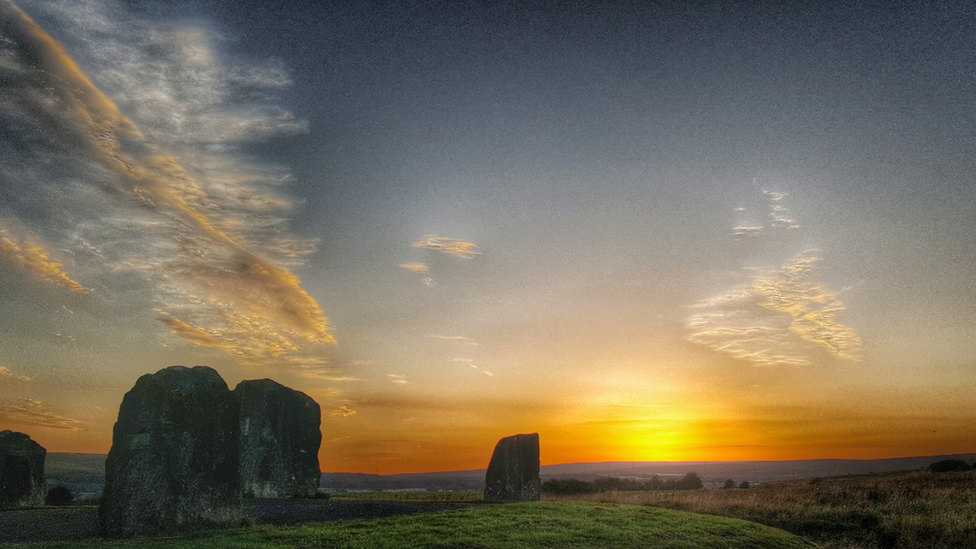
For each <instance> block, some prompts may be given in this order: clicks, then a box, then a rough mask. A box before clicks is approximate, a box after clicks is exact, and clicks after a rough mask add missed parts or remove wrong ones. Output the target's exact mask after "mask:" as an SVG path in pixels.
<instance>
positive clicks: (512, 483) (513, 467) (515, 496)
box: [485, 433, 542, 502]
mask: <svg viewBox="0 0 976 549" xmlns="http://www.w3.org/2000/svg"><path fill="white" fill-rule="evenodd" d="M541 484H542V482H541V480H540V479H539V433H532V434H528V435H514V436H510V437H505V438H503V439H501V440H499V441H498V444H496V445H495V451H494V452H493V453H492V454H491V462H489V463H488V472H487V473H486V475H485V501H496V502H498V501H539V487H540V486H541Z"/></svg>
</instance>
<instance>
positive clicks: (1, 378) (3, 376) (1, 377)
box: [0, 366, 33, 383]
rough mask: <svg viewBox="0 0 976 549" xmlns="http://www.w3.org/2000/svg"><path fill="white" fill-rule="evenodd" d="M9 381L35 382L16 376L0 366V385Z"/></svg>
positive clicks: (25, 377)
mask: <svg viewBox="0 0 976 549" xmlns="http://www.w3.org/2000/svg"><path fill="white" fill-rule="evenodd" d="M9 381H33V380H32V379H31V378H29V377H27V376H23V375H20V374H15V373H14V372H11V371H10V369H9V368H7V367H5V366H0V383H6V382H9Z"/></svg>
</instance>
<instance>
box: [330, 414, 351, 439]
mask: <svg viewBox="0 0 976 549" xmlns="http://www.w3.org/2000/svg"><path fill="white" fill-rule="evenodd" d="M329 415H330V416H332V417H349V416H354V415H356V411H355V410H352V409H350V408H349V407H348V406H340V407H338V408H336V409H335V410H333V411H332V413H331V414H329ZM335 440H339V439H334V440H333V441H335Z"/></svg>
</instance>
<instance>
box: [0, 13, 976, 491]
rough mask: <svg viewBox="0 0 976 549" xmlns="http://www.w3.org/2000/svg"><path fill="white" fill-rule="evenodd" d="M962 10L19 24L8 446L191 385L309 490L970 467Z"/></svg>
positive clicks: (106, 437) (972, 263)
mask: <svg viewBox="0 0 976 549" xmlns="http://www.w3.org/2000/svg"><path fill="white" fill-rule="evenodd" d="M974 100H976V12H974V11H973V10H971V9H968V8H967V6H966V5H964V4H963V3H956V2H945V3H939V2H931V3H924V4H923V3H915V2H858V1H854V2H844V3H827V4H813V3H800V2H797V3H787V2H769V3H762V2H721V3H706V2H701V3H687V2H667V1H663V2H623V1H619V2H610V1H608V2H564V3H556V2H549V3H542V2H540V3H521V2H505V1H501V2H493V3H487V4H484V5H482V4H479V3H471V2H446V1H445V2H440V1H429V2H411V1H406V2H375V3H366V2H361V3H360V2H289V3H278V2H253V1H252V2H238V1H234V2H231V1H228V0H214V1H207V2H199V1H196V0H179V1H176V2H171V3H158V2H149V1H143V0H78V1H72V2H49V1H44V0H18V1H17V2H16V3H12V2H11V1H10V0H0V428H2V429H13V430H17V431H22V432H26V433H28V434H30V435H31V437H32V438H33V439H34V440H37V441H38V442H40V443H41V444H42V445H43V446H45V447H46V448H47V450H48V451H49V452H81V453H107V452H108V450H109V448H110V446H111V433H112V426H113V424H114V422H115V420H116V418H117V415H118V407H119V404H120V403H121V400H122V397H123V395H124V394H125V393H126V392H127V391H128V390H129V389H130V388H131V387H132V386H133V384H134V383H135V381H136V380H137V379H138V378H139V377H140V376H142V375H145V374H148V373H153V372H156V371H157V370H159V369H161V368H165V367H167V366H171V365H176V364H182V365H186V366H193V365H208V366H211V367H213V368H215V369H216V370H217V371H218V372H219V373H220V374H221V376H222V377H223V378H224V379H225V381H227V383H228V385H229V386H230V387H231V388H233V387H234V386H235V385H236V384H237V383H238V382H239V381H240V380H242V379H254V378H264V377H268V378H271V379H274V380H276V381H278V382H280V383H282V384H284V385H287V386H289V387H293V388H295V389H298V390H301V391H303V392H305V393H306V394H308V395H309V396H311V397H312V398H314V399H315V400H316V401H317V402H318V403H319V404H320V406H321V408H322V434H323V441H322V449H321V451H320V454H319V458H320V464H321V467H322V469H323V470H324V471H335V472H338V471H345V472H364V473H380V474H390V473H405V472H425V471H448V470H461V469H477V468H483V467H485V466H487V462H488V460H489V458H490V455H491V451H492V449H493V447H494V445H495V443H496V442H497V440H498V439H499V438H501V437H503V436H508V435H512V434H516V433H528V432H538V433H539V434H540V440H541V459H542V463H543V464H544V465H547V464H557V463H572V462H599V461H705V460H707V461H737V460H790V459H818V458H846V459H874V458H888V457H901V456H916V455H943V454H957V453H969V452H974V451H976V437H974V435H976V433H974V429H976V427H974V426H976V400H974V399H973V398H972V394H973V392H974V390H976V337H974V333H976V328H974V327H976V276H974V274H973V273H974V272H976V223H973V220H974V219H976V133H974V132H973V130H972V129H973V127H976V110H974V104H976V103H974Z"/></svg>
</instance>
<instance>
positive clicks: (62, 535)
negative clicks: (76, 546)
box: [0, 499, 479, 543]
mask: <svg viewBox="0 0 976 549" xmlns="http://www.w3.org/2000/svg"><path fill="white" fill-rule="evenodd" d="M473 505H479V504H477V503H456V502H428V501H359V500H349V499H330V500H280V499H278V500H276V499H249V500H246V501H245V502H244V514H245V515H246V516H247V517H248V518H250V519H252V520H253V521H254V523H256V524H273V525H292V524H300V523H303V522H329V521H335V520H366V519H375V518H383V517H390V516H394V515H415V514H418V513H434V512H439V511H451V510H455V509H463V508H466V507H471V506H473ZM97 532H98V508H96V507H48V508H44V509H14V510H7V511H0V543H11V542H30V541H78V540H83V539H88V538H93V537H96V536H97Z"/></svg>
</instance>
